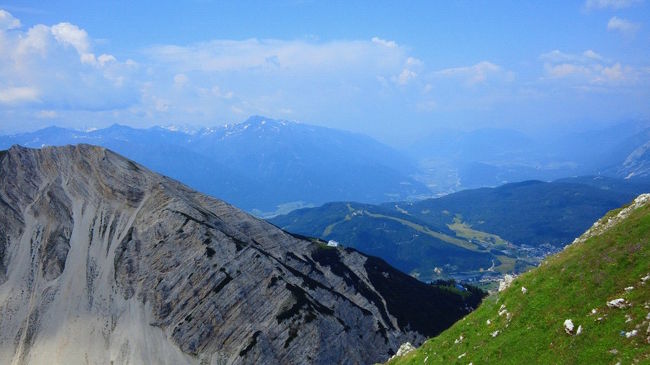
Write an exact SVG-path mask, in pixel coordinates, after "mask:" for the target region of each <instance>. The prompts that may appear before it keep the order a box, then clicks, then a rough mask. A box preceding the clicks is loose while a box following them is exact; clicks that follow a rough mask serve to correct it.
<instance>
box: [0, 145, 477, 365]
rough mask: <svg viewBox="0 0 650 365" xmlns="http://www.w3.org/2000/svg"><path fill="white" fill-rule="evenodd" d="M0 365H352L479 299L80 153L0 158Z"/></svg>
mask: <svg viewBox="0 0 650 365" xmlns="http://www.w3.org/2000/svg"><path fill="white" fill-rule="evenodd" d="M0 208H1V209H0V363H3V364H5V363H6V364H64V363H88V364H109V363H110V364H126V363H157V364H236V363H247V364H252V363H255V364H263V363H283V364H298V363H300V364H303V363H313V364H334V363H340V364H357V363H373V362H377V361H384V360H386V359H387V358H388V357H390V355H392V354H393V353H394V352H395V351H396V350H397V349H398V348H399V345H400V344H401V343H404V342H407V341H410V342H412V343H414V344H420V343H421V342H422V341H423V340H424V339H425V338H426V337H427V336H432V335H435V334H437V333H439V332H440V331H442V330H443V329H444V328H446V327H448V326H450V325H451V324H452V323H454V322H455V321H456V320H458V319H459V318H461V317H462V316H464V315H465V314H467V313H468V312H469V311H471V310H472V306H474V305H476V304H477V302H478V301H479V300H480V296H479V297H478V298H474V297H469V299H468V297H467V296H462V295H460V294H458V293H452V292H450V291H448V290H444V289H441V288H437V287H434V286H430V285H425V284H423V283H420V282H418V281H417V280H415V279H413V278H411V277H409V276H407V275H405V274H402V273H401V272H399V271H397V270H395V269H393V268H392V267H390V266H389V265H387V264H386V263H385V262H383V261H382V260H380V259H377V258H373V257H368V256H365V255H363V254H361V253H359V252H357V251H354V250H350V249H342V248H328V247H327V246H326V245H325V244H324V243H322V242H319V241H316V240H312V239H307V238H305V237H299V236H293V235H290V234H288V233H286V232H284V231H282V230H280V229H278V228H276V227H274V226H272V225H271V224H269V223H267V222H264V221H262V220H259V219H256V218H254V217H252V216H250V215H248V214H246V213H244V212H242V211H240V210H238V209H236V208H234V207H232V206H231V205H229V204H227V203H225V202H223V201H219V200H216V199H212V198H209V197H207V196H204V195H202V194H200V193H198V192H195V191H192V190H191V189H189V188H187V187H185V186H184V185H182V184H180V183H178V182H176V181H174V180H171V179H168V178H166V177H163V176H160V175H157V174H154V173H152V172H150V171H149V170H147V169H146V168H144V167H142V166H140V165H138V164H136V163H134V162H132V161H129V160H127V159H125V158H122V157H121V156H119V155H117V154H115V153H113V152H111V151H109V150H106V149H104V148H99V147H93V146H89V145H78V146H67V147H51V148H43V149H40V150H35V149H26V148H22V147H12V148H11V149H10V150H8V151H4V152H0Z"/></svg>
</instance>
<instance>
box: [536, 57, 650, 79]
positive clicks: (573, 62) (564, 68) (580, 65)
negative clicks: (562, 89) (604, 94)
mask: <svg viewBox="0 0 650 365" xmlns="http://www.w3.org/2000/svg"><path fill="white" fill-rule="evenodd" d="M540 58H541V59H542V60H544V73H545V77H546V78H547V79H548V80H563V81H566V82H570V83H572V84H573V85H576V86H579V85H582V86H585V85H600V86H610V87H611V86H615V85H621V84H624V83H633V82H636V81H637V80H638V78H639V77H640V75H641V73H640V72H639V70H636V69H634V68H633V67H631V66H626V65H623V64H621V63H620V62H612V61H609V60H607V59H606V58H604V57H602V56H601V55H599V54H598V53H596V52H594V51H593V50H587V51H584V52H583V53H581V54H568V53H563V52H560V51H558V50H554V51H551V52H548V53H545V54H542V55H541V56H540Z"/></svg>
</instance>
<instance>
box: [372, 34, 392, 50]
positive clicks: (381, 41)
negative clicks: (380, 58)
mask: <svg viewBox="0 0 650 365" xmlns="http://www.w3.org/2000/svg"><path fill="white" fill-rule="evenodd" d="M371 41H372V43H376V44H379V45H382V46H384V47H388V48H396V47H397V43H395V41H387V40H385V39H381V38H379V37H372V39H371Z"/></svg>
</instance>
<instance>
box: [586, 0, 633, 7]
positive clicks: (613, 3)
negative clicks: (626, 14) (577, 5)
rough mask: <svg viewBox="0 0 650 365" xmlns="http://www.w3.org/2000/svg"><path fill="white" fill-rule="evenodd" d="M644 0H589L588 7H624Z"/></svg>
mask: <svg viewBox="0 0 650 365" xmlns="http://www.w3.org/2000/svg"><path fill="white" fill-rule="evenodd" d="M642 2H643V0H587V1H586V2H585V7H586V8H587V9H606V8H610V9H623V8H629V7H631V6H634V5H636V4H640V3H642Z"/></svg>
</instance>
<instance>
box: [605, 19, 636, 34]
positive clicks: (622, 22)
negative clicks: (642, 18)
mask: <svg viewBox="0 0 650 365" xmlns="http://www.w3.org/2000/svg"><path fill="white" fill-rule="evenodd" d="M639 29H641V24H639V23H633V22H631V21H629V20H626V19H622V18H619V17H617V16H614V17H612V18H611V19H609V22H607V30H609V31H615V32H620V33H622V34H624V35H628V36H629V35H634V34H635V33H636V32H637V31H638V30H639Z"/></svg>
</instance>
